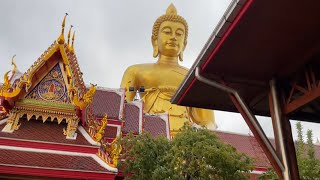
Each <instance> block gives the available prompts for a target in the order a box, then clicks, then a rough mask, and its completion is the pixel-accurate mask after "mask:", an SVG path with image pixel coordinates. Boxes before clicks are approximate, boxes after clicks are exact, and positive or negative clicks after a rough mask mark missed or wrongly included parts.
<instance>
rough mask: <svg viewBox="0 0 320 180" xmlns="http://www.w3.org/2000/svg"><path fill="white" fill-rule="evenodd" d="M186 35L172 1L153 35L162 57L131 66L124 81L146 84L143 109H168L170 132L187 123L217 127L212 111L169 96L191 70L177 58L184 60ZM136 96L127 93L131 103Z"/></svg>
mask: <svg viewBox="0 0 320 180" xmlns="http://www.w3.org/2000/svg"><path fill="white" fill-rule="evenodd" d="M187 37H188V25H187V22H186V21H185V19H184V18H183V17H181V16H179V15H177V10H176V8H175V7H174V5H173V4H171V5H170V6H169V7H168V9H167V11H166V14H164V15H162V16H160V17H159V18H158V19H157V20H156V22H155V23H154V25H153V30H152V36H151V41H152V46H153V57H155V58H156V57H159V58H158V61H157V62H156V63H151V64H137V65H133V66H130V67H129V68H127V70H126V71H125V73H124V75H123V78H122V82H121V87H123V88H128V87H134V89H139V88H140V87H141V86H144V88H145V92H144V93H141V98H142V100H143V102H144V112H145V113H148V114H160V113H166V112H167V113H168V114H169V122H170V131H171V132H173V131H177V130H179V128H181V127H182V126H183V125H184V123H185V122H191V123H196V124H197V125H200V126H206V127H207V128H209V129H215V128H216V124H215V121H214V116H213V111H212V110H206V109H200V108H193V107H184V106H178V105H175V104H171V103H170V99H171V98H172V96H173V95H174V93H175V92H176V90H177V89H178V87H179V86H180V84H181V82H182V81H183V79H184V77H185V76H186V74H187V72H188V69H187V68H185V67H183V66H180V65H179V64H178V59H179V60H180V61H182V60H183V51H184V49H185V47H186V45H187ZM127 90H128V89H127ZM135 96H136V93H135V92H129V91H127V92H126V100H127V101H128V102H130V101H132V100H133V99H134V97H135Z"/></svg>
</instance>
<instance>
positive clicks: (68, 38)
mask: <svg viewBox="0 0 320 180" xmlns="http://www.w3.org/2000/svg"><path fill="white" fill-rule="evenodd" d="M72 27H73V26H72V25H71V26H70V29H69V33H68V47H69V46H70V43H69V42H70V34H71V29H72ZM70 47H71V46H70Z"/></svg>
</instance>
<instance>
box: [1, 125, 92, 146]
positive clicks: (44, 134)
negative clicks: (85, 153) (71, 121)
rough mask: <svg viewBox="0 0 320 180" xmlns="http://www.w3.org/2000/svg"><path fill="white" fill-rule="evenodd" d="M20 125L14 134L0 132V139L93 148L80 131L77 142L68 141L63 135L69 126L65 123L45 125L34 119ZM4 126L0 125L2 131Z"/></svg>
mask: <svg viewBox="0 0 320 180" xmlns="http://www.w3.org/2000/svg"><path fill="white" fill-rule="evenodd" d="M20 123H21V126H20V128H19V129H18V130H15V131H14V132H13V133H5V132H2V131H0V137H9V138H15V139H23V140H36V141H43V142H53V143H63V144H71V145H86V146H92V145H91V144H90V143H89V142H88V141H87V140H86V139H85V138H84V137H83V135H82V134H81V133H80V132H79V131H77V138H76V140H69V139H66V136H65V135H63V128H66V127H67V124H66V123H64V121H63V122H61V123H60V124H58V123H57V122H55V121H54V122H51V121H46V122H45V123H43V122H42V121H39V120H34V119H31V120H30V121H27V120H25V119H20ZM4 126H5V124H3V125H0V130H2V129H3V127H4Z"/></svg>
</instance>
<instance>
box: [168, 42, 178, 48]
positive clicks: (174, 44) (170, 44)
mask: <svg viewBox="0 0 320 180" xmlns="http://www.w3.org/2000/svg"><path fill="white" fill-rule="evenodd" d="M167 45H169V46H172V47H176V46H178V44H176V43H167Z"/></svg>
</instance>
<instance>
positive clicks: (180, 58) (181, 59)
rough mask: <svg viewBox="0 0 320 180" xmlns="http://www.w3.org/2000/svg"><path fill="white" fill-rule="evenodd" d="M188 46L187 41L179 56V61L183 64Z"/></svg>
mask: <svg viewBox="0 0 320 180" xmlns="http://www.w3.org/2000/svg"><path fill="white" fill-rule="evenodd" d="M186 46H187V41H186V42H185V43H184V45H183V47H182V50H181V52H180V54H179V61H181V62H182V61H183V52H184V50H185V49H186Z"/></svg>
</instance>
